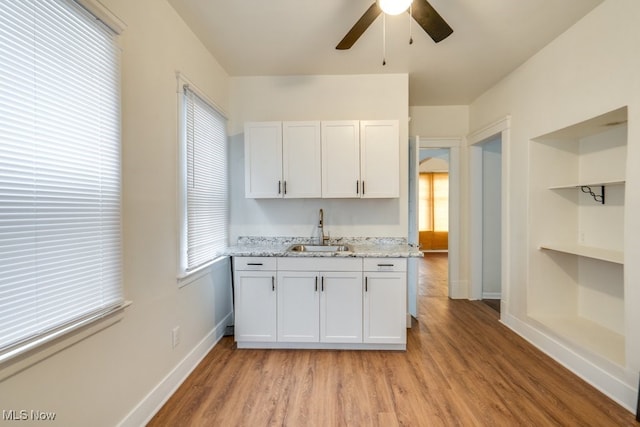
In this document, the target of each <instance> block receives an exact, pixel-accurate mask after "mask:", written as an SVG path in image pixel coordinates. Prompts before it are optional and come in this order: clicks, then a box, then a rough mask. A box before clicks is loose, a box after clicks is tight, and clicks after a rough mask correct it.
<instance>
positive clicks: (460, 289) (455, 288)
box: [449, 280, 469, 299]
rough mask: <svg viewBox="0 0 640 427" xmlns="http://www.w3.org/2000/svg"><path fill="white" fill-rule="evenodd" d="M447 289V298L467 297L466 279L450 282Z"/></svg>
mask: <svg viewBox="0 0 640 427" xmlns="http://www.w3.org/2000/svg"><path fill="white" fill-rule="evenodd" d="M449 291H450V293H449V298H451V299H469V282H468V281H466V280H457V281H454V282H451V288H450V290H449Z"/></svg>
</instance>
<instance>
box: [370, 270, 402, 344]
mask: <svg viewBox="0 0 640 427" xmlns="http://www.w3.org/2000/svg"><path fill="white" fill-rule="evenodd" d="M364 274H365V285H364V342H366V343H384V344H403V343H406V342H407V329H406V327H407V326H406V322H407V321H406V312H407V310H406V303H407V302H406V301H407V300H406V299H407V293H406V287H407V279H406V272H404V271H402V272H384V273H379V272H365V273H364Z"/></svg>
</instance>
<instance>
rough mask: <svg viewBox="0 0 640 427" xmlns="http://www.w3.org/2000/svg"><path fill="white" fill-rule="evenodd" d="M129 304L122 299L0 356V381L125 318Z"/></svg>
mask: <svg viewBox="0 0 640 427" xmlns="http://www.w3.org/2000/svg"><path fill="white" fill-rule="evenodd" d="M131 304H132V302H131V301H124V302H123V303H122V304H121V305H119V306H118V307H115V308H114V309H113V310H111V311H109V312H107V313H103V314H101V315H100V316H99V317H97V318H90V319H86V320H84V321H81V322H78V323H75V324H72V325H69V326H67V327H65V328H62V329H59V330H56V331H53V332H52V333H50V334H48V335H46V336H43V337H41V338H40V339H37V340H34V341H30V342H28V343H26V344H25V345H23V346H20V347H17V348H15V349H14V350H13V351H10V352H7V353H5V354H2V355H0V381H2V380H4V379H6V378H9V377H10V376H12V375H15V374H17V373H18V372H20V371H23V370H25V369H27V368H28V367H30V366H32V365H35V364H36V363H38V362H40V361H42V360H44V359H46V358H48V357H50V356H53V355H54V354H56V353H58V352H60V351H62V350H64V349H65V348H67V347H70V346H72V345H73V344H76V343H78V342H80V341H82V340H83V339H85V338H87V337H90V336H91V335H93V334H95V333H97V332H100V331H101V330H103V329H106V328H107V327H109V326H111V325H113V324H115V323H117V322H119V321H120V320H122V319H123V318H124V310H125V309H126V308H127V307H129V306H130V305H131Z"/></svg>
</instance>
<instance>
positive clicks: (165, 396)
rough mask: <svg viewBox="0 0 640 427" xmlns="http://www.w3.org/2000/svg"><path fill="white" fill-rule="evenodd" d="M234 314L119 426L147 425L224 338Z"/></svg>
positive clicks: (201, 343)
mask: <svg viewBox="0 0 640 427" xmlns="http://www.w3.org/2000/svg"><path fill="white" fill-rule="evenodd" d="M232 318H233V312H231V313H229V314H228V315H227V316H226V317H225V318H224V319H223V320H222V321H221V322H220V323H218V324H217V325H216V326H215V327H214V328H213V329H212V330H211V332H209V333H208V334H207V336H205V337H204V338H203V339H202V340H201V341H200V342H199V343H198V344H197V345H196V346H195V347H194V348H193V350H191V351H190V352H189V353H188V354H187V355H186V356H185V358H184V359H182V360H181V361H180V363H178V365H177V366H176V367H175V368H174V369H173V370H172V371H171V372H169V374H167V376H166V377H164V378H163V379H162V381H160V383H159V384H158V385H156V386H155V387H154V388H153V390H151V392H150V393H149V394H147V395H146V396H145V397H144V399H142V401H140V403H138V404H137V405H136V407H135V408H133V410H132V411H131V412H129V414H128V415H127V416H126V417H124V419H123V420H122V421H120V423H119V424H118V426H120V427H129V426H130V427H139V426H144V425H146V424H147V423H148V422H149V421H150V420H151V418H153V416H154V415H155V414H156V413H157V412H158V411H159V410H160V408H162V405H164V404H165V403H166V402H167V400H169V398H170V397H171V396H172V395H173V393H175V391H176V390H177V389H178V387H180V385H181V384H182V383H183V382H184V380H186V379H187V377H188V376H189V374H191V372H192V371H193V370H194V369H195V368H196V366H198V364H199V363H200V362H201V361H202V359H204V357H205V356H206V355H207V353H209V351H210V350H211V349H212V348H213V347H214V346H215V345H216V344H217V343H218V341H220V339H221V338H222V337H223V336H224V332H225V329H226V327H227V325H229V324H231V321H232Z"/></svg>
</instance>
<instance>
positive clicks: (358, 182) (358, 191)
mask: <svg viewBox="0 0 640 427" xmlns="http://www.w3.org/2000/svg"><path fill="white" fill-rule="evenodd" d="M356 194H360V181H359V180H357V181H356Z"/></svg>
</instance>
